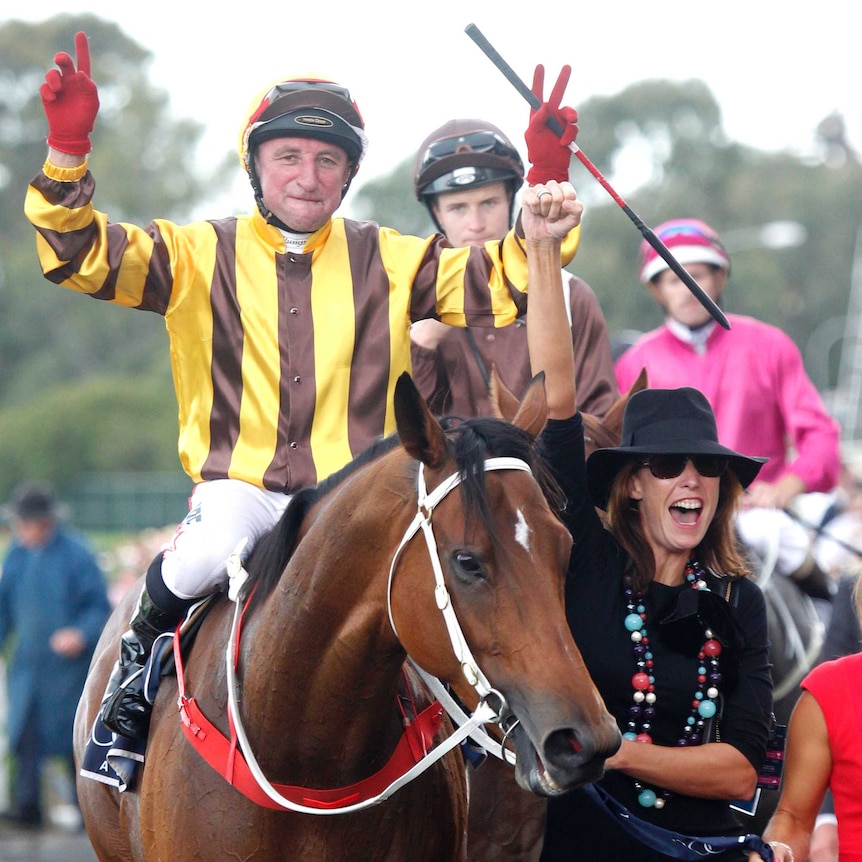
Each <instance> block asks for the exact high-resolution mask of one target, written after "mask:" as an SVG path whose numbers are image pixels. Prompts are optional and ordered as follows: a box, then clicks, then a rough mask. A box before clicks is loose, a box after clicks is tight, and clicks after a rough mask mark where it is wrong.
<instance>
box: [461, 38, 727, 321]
mask: <svg viewBox="0 0 862 862" xmlns="http://www.w3.org/2000/svg"><path fill="white" fill-rule="evenodd" d="M464 32H465V33H466V34H467V35H468V36H469V37H470V38H471V39H472V40H473V41H474V42H475V43H476V44H477V45H478V46H479V48H481V49H482V51H483V52H484V53H485V55H486V56H487V57H488V59H489V60H490V61H491V62H492V63H493V64H494V65H495V66H496V67H497V68H498V69H499V70H500V71H501V72H502V73H503V74H504V75H505V76H506V78H507V79H508V80H509V83H510V84H512V85H513V86H514V88H515V89H516V90H517V91H518V92H519V93H520V94H521V95H522V96H523V97H524V98H525V99H526V100H527V102H529V104H530V106H531V107H532V108H533V109H537V108H540V107H541V106H542V102H541V99H539V98H538V97H537V96H536V95H535V94H534V93H533V91H532V90H531V89H530V88H529V87H528V86H527V85H526V84H525V83H524V82H523V81H522V80H521V79H520V78H519V77H518V75H517V74H516V73H515V70H514V69H512V67H511V66H510V65H509V64H508V63H507V62H506V61H505V60H504V59H503V58H502V57H501V56H500V54H499V53H498V52H497V50H496V49H495V48H494V47H493V46H492V45H491V43H490V42H489V41H488V40H487V39H486V38H485V37H484V36H483V35H482V33H481V32H480V30H479V28H478V27H477V26H476V25H475V24H468V25H467V27H466V28H465V31H464ZM547 126H548V127H549V128H550V129H551V131H552V132H554V133H555V134H556V135H558V136H559V135H562V134H563V129H562V127H561V126H560V124H559V123H558V122H557V120H556V119H555V118H554V117H548V120H547ZM569 149H570V150H571V151H572V152H573V153H574V154H575V156H576V157H577V159H578V161H579V162H580V163H581V164H582V165H583V166H584V167H585V168H586V169H587V170H588V171H589V172H590V173H591V174H592V175H593V176H594V177H595V178H596V179H597V180H598V181H599V184H600V185H601V186H602V188H603V189H604V190H605V191H606V192H607V193H608V194H609V195H610V196H611V197H612V198H613V199H614V201H615V202H616V203H617V205H618V206H619V207H620V209H622V211H623V212H624V213H625V214H626V215H627V216H628V217H629V218H630V219H631V221H632V222H633V223H634V225H635V226H636V227H637V229H638V230H639V231H640V232H641V234H642V236H643V238H644V239H645V240H646V241H647V242H648V243H649V244H650V245H651V246H652V247H653V248H654V249H655V250H656V251H657V252H658V254H659V255H661V257H662V258H663V259H664V261H665V263H667V265H668V266H669V267H670V268H671V269H672V270H673V271H674V272H675V273H676V275H677V276H678V277H679V278H680V279H681V280H682V282H683V284H685V286H686V287H687V288H688V289H689V290H690V291H691V292H692V293H693V294H694V295H695V296H696V297H697V299H698V301H699V302H700V304H701V305H702V306H703V307H704V308H705V309H706V310H707V311H708V312H709V313H710V314H711V315H712V317H713V318H714V319H715V320H716V321H717V322H718V323H720V324H721V325H722V326H723V327H724V328H725V329H730V322H729V321H728V319H727V317H725V314H724V312H723V311H722V310H721V309H720V308H719V307H718V305H716V303H715V302H714V300H713V299H712V297H710V296H709V295H708V294H706V293H705V292H704V290H703V288H702V287H701V286H700V285H699V284H698V283H697V282H696V281H695V280H694V279H693V278H692V277H691V275H690V274H689V273H688V272H687V271H686V270H685V269H684V268H683V266H682V264H680V262H679V261H678V260H677V259H676V258H675V257H674V256H673V254H672V253H671V251H670V249H669V248H668V247H667V246H666V245H665V244H664V243H663V242H662V241H661V240H660V239H659V238H658V236H657V235H656V233H655V231H653V230H652V229H651V228H650V227H648V226H647V225H646V224H645V223H644V222H643V220H642V219H641V218H640V216H639V215H638V214H637V213H636V212H635V211H634V210H633V209H632V208H631V207H630V206H629V205H628V204H627V203H626V202H625V201H624V200H623V198H622V197H621V196H620V195H619V194H618V193H617V192H616V191H615V190H614V188H613V187H612V186H611V184H610V183H609V182H608V181H607V180H606V179H605V177H604V176H603V175H602V173H601V171H599V169H598V168H597V167H596V166H595V165H594V164H593V163H592V162H591V161H590V160H589V159H588V158H587V156H586V155H585V154H584V152H583V151H582V150H581V148H580V147H579V146H578V145H577V144H576V143H575V142H574V141H572V142H571V143H570V144H569Z"/></svg>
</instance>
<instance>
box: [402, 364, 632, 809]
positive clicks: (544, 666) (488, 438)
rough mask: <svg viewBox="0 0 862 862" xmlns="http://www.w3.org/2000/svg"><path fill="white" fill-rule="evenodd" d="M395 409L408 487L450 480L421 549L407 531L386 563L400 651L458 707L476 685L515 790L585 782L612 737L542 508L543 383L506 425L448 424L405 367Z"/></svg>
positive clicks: (559, 529)
mask: <svg viewBox="0 0 862 862" xmlns="http://www.w3.org/2000/svg"><path fill="white" fill-rule="evenodd" d="M395 414H396V421H397V425H398V434H399V437H400V439H401V442H402V444H403V446H404V448H405V449H406V451H407V453H408V454H409V455H410V456H411V457H412V458H413V459H415V460H416V461H418V462H420V466H419V467H418V469H419V472H420V477H421V480H420V481H419V483H418V484H419V487H420V488H421V487H422V485H423V482H424V485H425V487H427V489H428V492H429V494H430V495H432V496H433V495H434V492H435V489H437V488H439V487H445V485H446V483H447V482H449V481H450V480H451V479H452V478H453V477H459V480H460V488H459V489H457V491H453V492H452V493H449V494H447V495H446V496H445V497H444V498H441V499H440V500H439V501H435V502H434V506H433V507H432V509H433V511H429V512H428V513H427V525H428V529H426V530H425V532H426V538H427V540H428V545H427V546H426V542H425V541H423V540H422V538H421V536H414V538H413V539H412V540H411V541H410V543H409V544H408V545H407V546H405V548H404V553H403V555H402V556H401V558H400V559H399V561H398V566H397V568H396V570H395V573H394V578H393V582H392V588H391V616H392V621H393V624H394V627H395V629H396V631H397V633H398V636H399V638H400V640H401V643H402V646H403V647H404V648H405V649H406V651H407V652H408V654H409V655H410V656H411V658H412V659H413V660H414V661H415V662H416V663H417V664H418V665H419V666H420V667H422V668H423V669H424V670H425V671H426V672H428V673H429V674H431V675H433V676H435V677H438V678H440V679H442V680H444V681H445V682H448V683H449V684H450V685H451V686H452V688H453V689H454V690H455V692H456V693H457V694H458V696H459V697H460V698H461V700H462V701H463V702H464V703H466V704H468V705H469V706H471V707H472V706H474V705H475V704H476V702H477V701H478V699H479V698H480V697H484V696H485V694H486V690H485V689H487V688H491V689H492V690H493V693H492V695H491V698H496V696H497V695H498V694H499V695H500V696H501V698H502V700H503V702H504V704H505V705H506V708H505V710H504V719H505V720H506V721H507V725H508V727H509V728H511V737H512V738H513V740H514V742H515V747H516V751H517V765H516V774H517V778H518V782H519V784H520V785H521V786H522V787H524V788H525V789H529V790H532V791H534V792H537V793H541V794H543V795H555V794H559V793H563V792H565V791H567V790H569V789H571V788H573V787H576V786H580V785H582V784H584V783H586V782H590V781H594V780H596V779H597V778H599V777H600V775H601V773H602V768H603V764H604V760H605V758H606V757H608V756H610V755H611V754H613V753H614V752H615V751H616V750H617V748H618V747H619V743H620V735H619V731H618V729H617V727H616V724H615V723H614V721H613V718H612V717H611V716H610V715H609V713H608V712H607V710H606V709H605V706H604V703H603V702H602V699H601V697H600V696H599V694H598V692H597V691H596V689H595V686H594V685H593V683H592V680H591V679H590V677H589V674H588V673H587V670H586V668H585V667H584V664H583V661H582V659H581V656H580V653H579V652H578V649H577V647H576V645H575V643H574V640H573V639H572V635H571V632H570V631H569V627H568V624H567V622H566V618H565V611H564V603H563V586H564V579H565V574H566V570H567V568H568V561H569V555H570V552H571V544H572V543H571V537H570V535H569V533H568V531H567V530H566V529H565V527H564V526H563V525H562V523H561V522H560V520H559V519H558V518H557V517H556V515H555V514H554V512H553V511H552V509H551V507H550V506H549V503H548V493H549V490H550V489H549V486H544V485H543V484H542V483H543V481H544V473H543V471H542V464H541V460H540V459H539V458H538V456H537V454H536V452H535V449H534V442H535V438H536V437H537V435H538V434H539V432H540V431H541V430H542V428H543V427H544V424H545V422H546V419H547V402H546V399H545V390H544V385H543V378H542V377H541V376H539V377H537V378H536V379H535V380H534V381H533V382H532V383H531V385H530V387H529V388H528V390H527V392H526V394H525V396H524V398H523V399H522V401H521V403H520V405H519V409H518V411H517V413H516V415H515V416H514V419H513V422H512V423H507V422H505V421H503V420H499V419H494V418H479V419H469V420H466V421H464V422H463V423H461V424H460V425H459V426H457V427H456V428H455V429H454V430H451V431H449V432H446V431H444V430H443V428H442V427H441V426H440V424H439V423H438V422H437V420H435V419H434V417H433V416H432V415H431V414H430V412H429V411H428V409H427V407H426V405H425V403H424V402H423V400H422V399H421V397H420V396H419V394H418V392H417V391H416V388H415V386H414V385H413V383H412V381H411V380H410V378H409V376H408V375H403V376H402V378H401V379H400V380H399V381H398V385H397V387H396V392H395ZM432 533H433V534H432ZM435 556H436V559H437V560H439V564H440V571H439V578H440V579H441V580H442V584H440V583H436V584H435V574H434V571H433V567H434V558H435ZM453 618H454V619H455V623H454V626H453V622H452V620H453ZM453 627H454V628H457V632H456V633H455V634H454V635H453ZM459 633H462V634H463V643H462V642H461V641H460V639H459V638H460V634H459ZM464 647H466V648H464ZM477 678H478V680H479V683H478V685H476V679H477ZM471 686H475V687H471Z"/></svg>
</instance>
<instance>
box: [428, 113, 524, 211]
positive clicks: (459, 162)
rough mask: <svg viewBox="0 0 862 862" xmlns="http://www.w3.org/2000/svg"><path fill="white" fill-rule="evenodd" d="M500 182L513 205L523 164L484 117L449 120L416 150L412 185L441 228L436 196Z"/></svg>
mask: <svg viewBox="0 0 862 862" xmlns="http://www.w3.org/2000/svg"><path fill="white" fill-rule="evenodd" d="M497 182H502V183H505V184H506V187H507V190H508V191H509V196H510V207H514V200H515V193H516V192H517V191H518V189H519V188H520V187H521V185H522V184H523V182H524V163H523V161H522V160H521V156H520V155H519V153H518V151H517V150H516V149H515V147H514V146H513V145H512V142H511V141H510V140H509V139H508V138H507V137H506V136H505V135H504V134H503V132H501V131H500V129H498V128H497V127H496V126H495V125H493V124H492V123H488V122H486V121H485V120H475V119H464V120H450V121H449V122H448V123H445V124H444V125H442V126H440V128H439V129H435V130H434V131H433V132H431V134H430V135H428V137H427V138H425V140H424V141H423V142H422V146H421V147H420V148H419V152H418V153H417V156H416V167H415V170H414V172H413V188H414V191H415V193H416V197H417V198H418V199H419V200H420V201H422V203H424V204H425V206H426V207H427V208H428V212H429V213H430V214H431V218H432V219H434V223H435V224H436V225H437V227H438V228H439V227H440V225H439V224H437V219H436V218H435V216H434V211H433V207H432V205H433V203H434V200H435V199H436V197H437V195H439V194H445V193H446V192H458V191H463V190H464V189H472V188H478V187H479V186H485V185H488V184H489V183H497ZM509 220H510V221H511V209H510V219H509Z"/></svg>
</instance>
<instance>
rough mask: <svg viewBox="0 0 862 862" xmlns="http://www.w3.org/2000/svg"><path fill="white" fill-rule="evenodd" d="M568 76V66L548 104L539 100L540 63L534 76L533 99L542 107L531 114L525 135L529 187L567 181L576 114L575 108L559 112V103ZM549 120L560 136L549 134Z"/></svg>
mask: <svg viewBox="0 0 862 862" xmlns="http://www.w3.org/2000/svg"><path fill="white" fill-rule="evenodd" d="M571 73H572V67H571V66H563V68H562V70H561V71H560V76H559V77H558V78H557V83H556V84H554V89H553V91H552V92H551V97H550V99H549V100H548V101H547V102H545V101H544V98H543V96H542V90H543V89H544V85H545V67H544V66H542V65H541V63H540V64H539V65H538V66H536V71H535V72H534V73H533V95H534V96H535V97H536V98H537V99H539V100H540V101H541V102H542V106H541V107H540V108H536V109H534V110H531V111H530V125H529V126H528V127H527V131H526V133H525V134H524V138H525V139H526V141H527V158H528V159H529V161H530V164H531V165H532V167H531V168H530V172H529V173H528V174H527V182H528V183H529V184H530V185H531V186H534V185H536V183H544V182H547V181H548V180H556V181H557V182H559V183H564V182H567V181H568V179H569V163H570V162H571V160H572V151H571V150H570V149H569V144H571V143H572V142H573V141H574V140H575V138H577V136H578V126H577V123H578V112H577V111H576V110H575V109H574V108H561V107H560V102H561V101H562V98H563V93H564V92H565V90H566V85H567V84H568V83H569V76H570V75H571ZM552 118H553V119H554V120H556V121H557V122H558V123H559V124H560V128H562V130H563V133H562V135H559V134H557V133H556V132H553V131H551V129H550V127H549V126H548V125H546V124H547V122H548V120H549V119H552Z"/></svg>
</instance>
